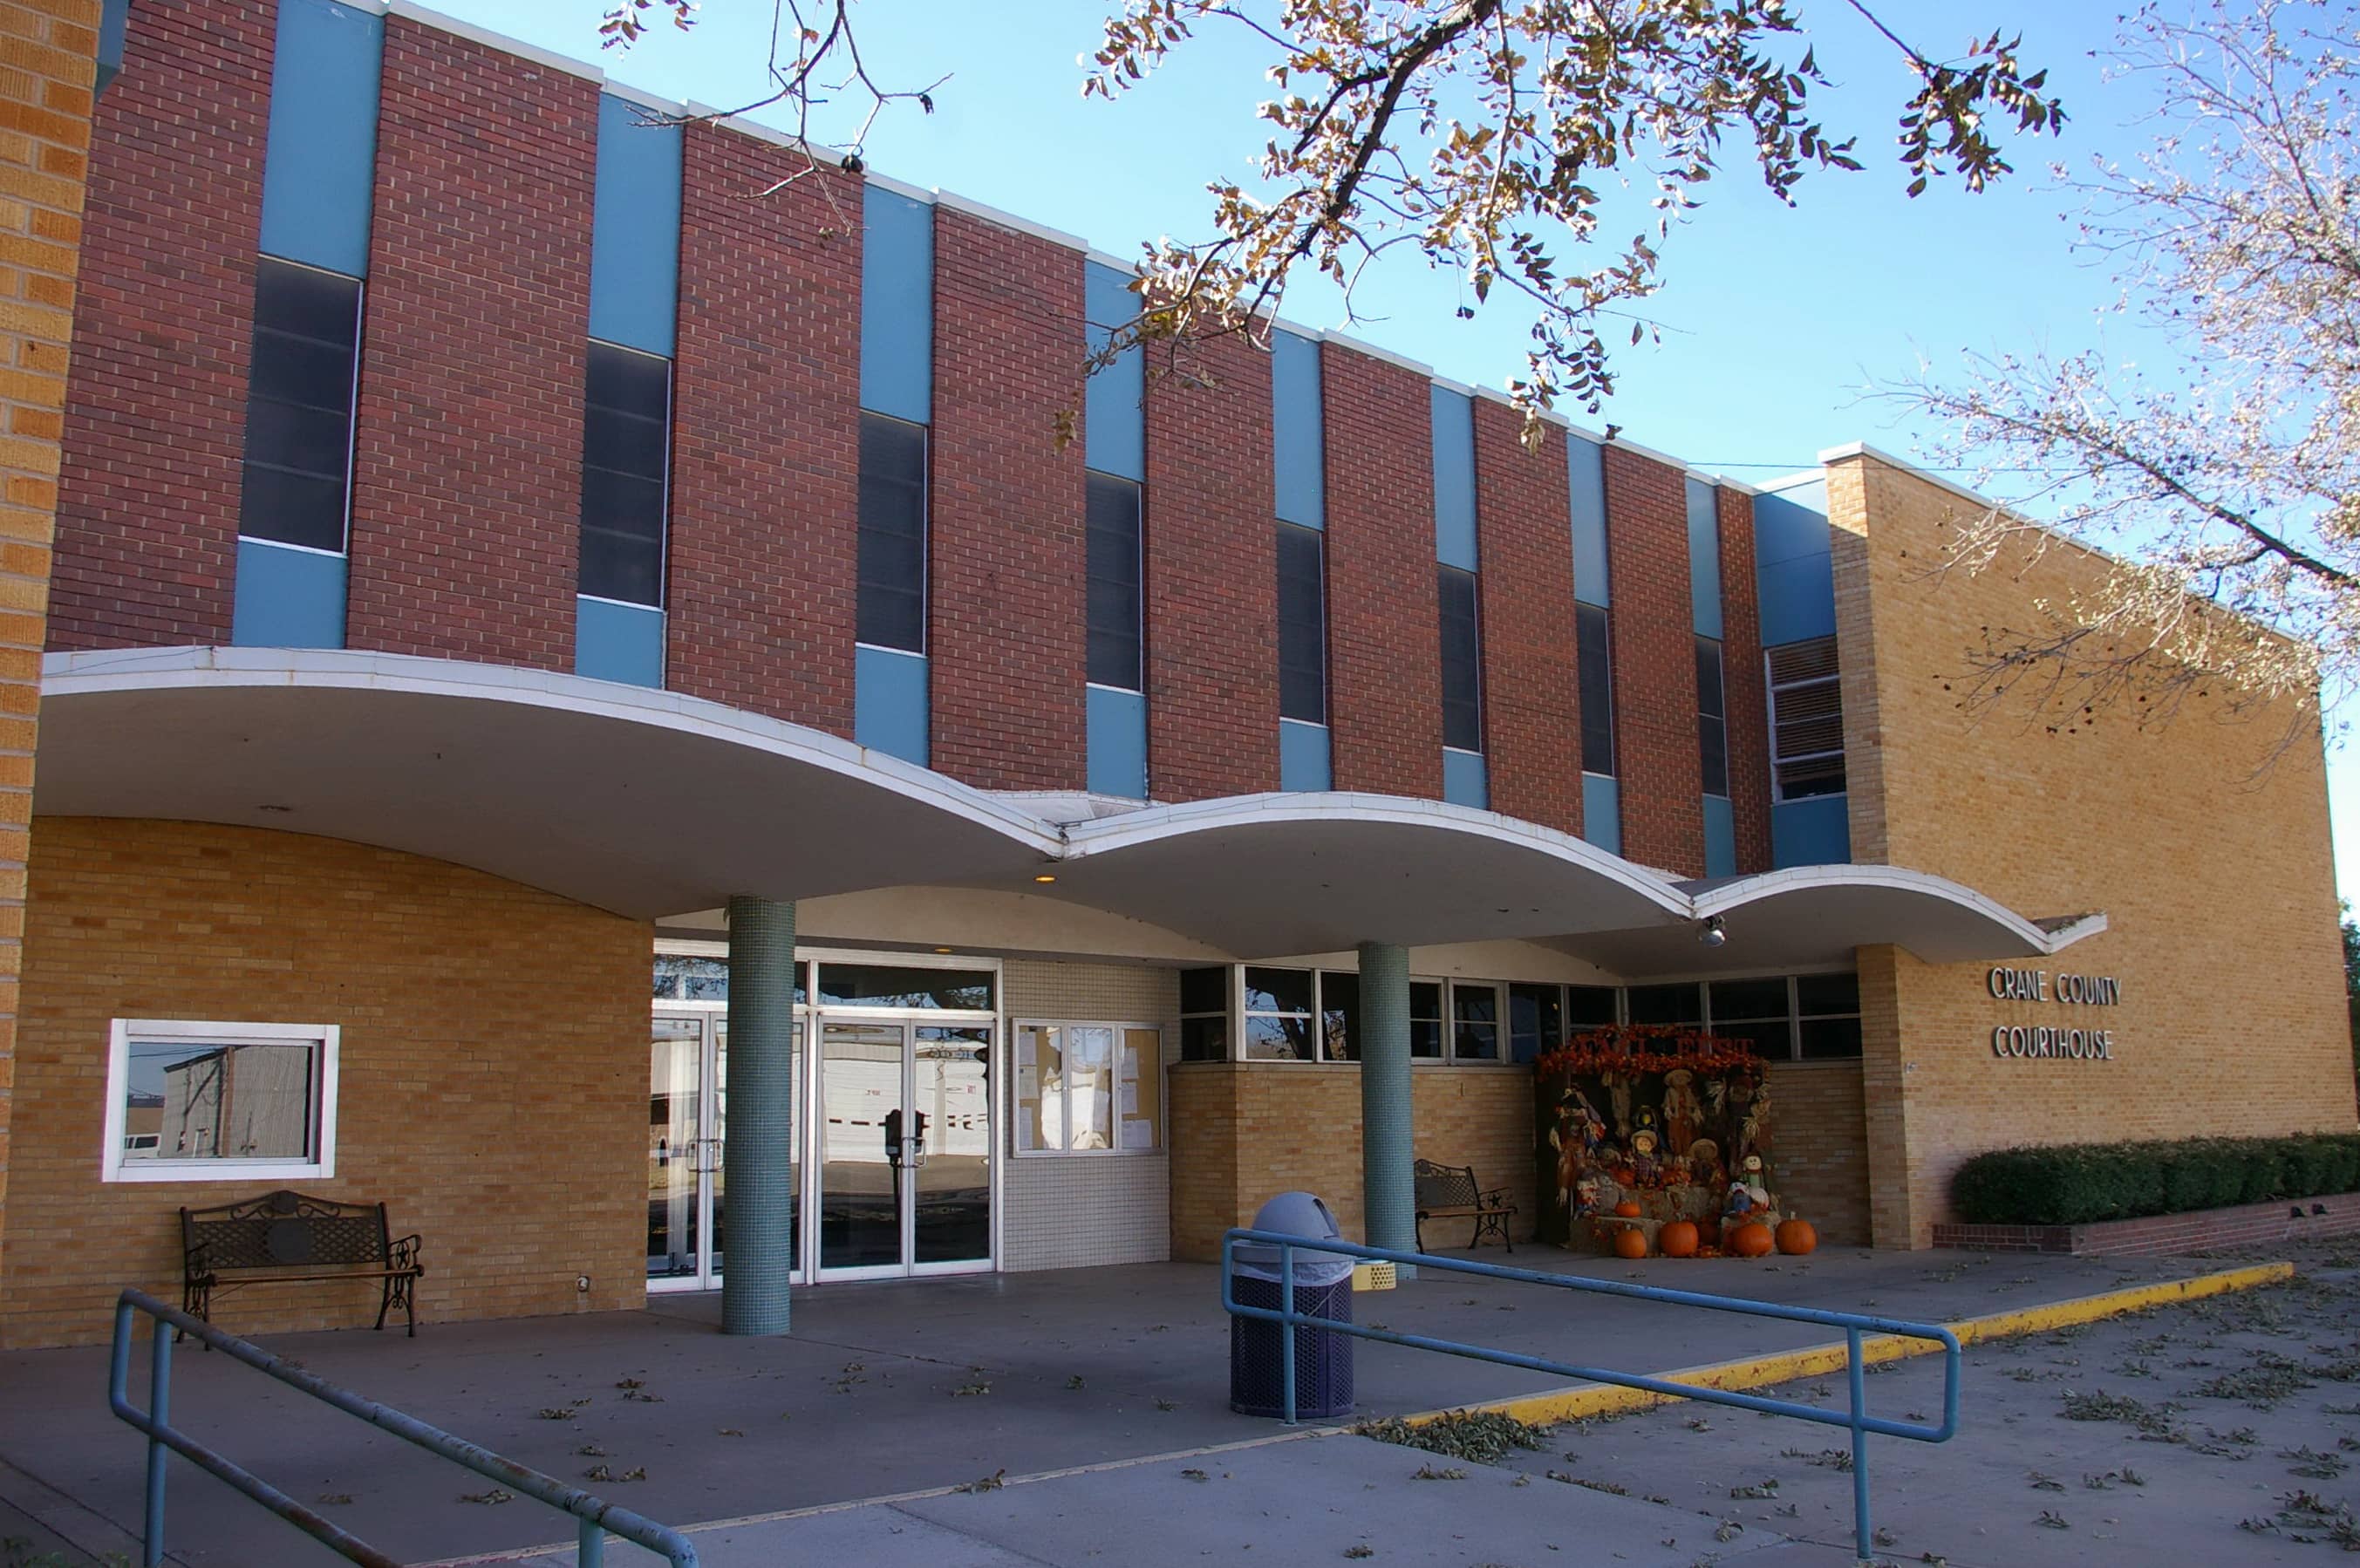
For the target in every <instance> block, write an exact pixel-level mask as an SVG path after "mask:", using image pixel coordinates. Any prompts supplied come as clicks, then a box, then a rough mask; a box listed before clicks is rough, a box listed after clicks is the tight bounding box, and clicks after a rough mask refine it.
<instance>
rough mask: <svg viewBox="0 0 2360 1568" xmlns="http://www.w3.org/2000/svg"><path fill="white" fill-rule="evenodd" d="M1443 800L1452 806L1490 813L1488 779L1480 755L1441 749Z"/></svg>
mask: <svg viewBox="0 0 2360 1568" xmlns="http://www.w3.org/2000/svg"><path fill="white" fill-rule="evenodd" d="M1442 798H1443V799H1444V800H1448V801H1449V802H1450V803H1451V804H1452V805H1454V806H1472V807H1474V808H1475V809H1476V810H1477V811H1490V810H1491V775H1490V773H1489V772H1487V771H1486V770H1485V768H1484V767H1483V754H1482V753H1481V752H1480V751H1458V750H1454V749H1453V748H1451V747H1449V746H1444V747H1443V748H1442Z"/></svg>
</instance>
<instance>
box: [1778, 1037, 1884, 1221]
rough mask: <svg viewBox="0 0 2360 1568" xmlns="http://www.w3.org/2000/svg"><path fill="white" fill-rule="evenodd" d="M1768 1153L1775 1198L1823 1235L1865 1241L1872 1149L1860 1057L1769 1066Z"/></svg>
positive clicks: (1787, 1210)
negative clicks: (1867, 1138) (1867, 1135)
mask: <svg viewBox="0 0 2360 1568" xmlns="http://www.w3.org/2000/svg"><path fill="white" fill-rule="evenodd" d="M1769 1076H1770V1140H1771V1141H1770V1156H1771V1159H1772V1160H1773V1161H1774V1162H1775V1170H1774V1171H1773V1172H1772V1173H1773V1174H1774V1175H1775V1177H1776V1178H1777V1181H1776V1185H1777V1189H1778V1201H1779V1203H1780V1204H1781V1205H1782V1206H1783V1207H1784V1208H1785V1210H1786V1212H1787V1213H1789V1214H1797V1215H1800V1216H1801V1217H1802V1218H1804V1219H1807V1220H1808V1221H1810V1222H1811V1224H1812V1225H1814V1226H1816V1227H1817V1228H1818V1230H1819V1238H1820V1239H1821V1240H1823V1241H1831V1242H1865V1241H1867V1240H1868V1237H1869V1222H1868V1149H1867V1146H1866V1142H1865V1138H1864V1133H1863V1119H1864V1103H1863V1098H1862V1094H1861V1064H1860V1063H1859V1062H1773V1063H1771V1065H1770V1071H1769Z"/></svg>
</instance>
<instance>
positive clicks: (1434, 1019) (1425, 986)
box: [1409, 980, 1442, 1056]
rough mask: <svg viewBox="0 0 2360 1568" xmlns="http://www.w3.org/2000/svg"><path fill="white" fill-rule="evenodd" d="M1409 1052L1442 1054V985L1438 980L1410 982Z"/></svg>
mask: <svg viewBox="0 0 2360 1568" xmlns="http://www.w3.org/2000/svg"><path fill="white" fill-rule="evenodd" d="M1409 1053H1410V1054H1411V1055H1412V1056H1440V1055H1441V1054H1442V986H1441V985H1440V984H1439V983H1438V982H1437V981H1433V980H1413V981H1411V982H1410V983H1409Z"/></svg>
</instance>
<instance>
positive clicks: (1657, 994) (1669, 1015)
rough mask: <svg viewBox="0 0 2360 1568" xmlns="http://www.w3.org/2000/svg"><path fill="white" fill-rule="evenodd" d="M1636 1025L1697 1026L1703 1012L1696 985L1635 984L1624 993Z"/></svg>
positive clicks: (1702, 1019) (1632, 1019) (1702, 1016)
mask: <svg viewBox="0 0 2360 1568" xmlns="http://www.w3.org/2000/svg"><path fill="white" fill-rule="evenodd" d="M1624 996H1626V997H1627V998H1628V1000H1629V1004H1630V1007H1631V1021H1632V1022H1633V1023H1634V1024H1697V1023H1702V1022H1703V1021H1704V1012H1703V1010H1702V1009H1701V1008H1700V1007H1699V1006H1698V1005H1697V1004H1698V998H1697V988H1696V987H1695V986H1694V985H1633V986H1632V987H1631V989H1630V990H1629V991H1627V992H1625V993H1624Z"/></svg>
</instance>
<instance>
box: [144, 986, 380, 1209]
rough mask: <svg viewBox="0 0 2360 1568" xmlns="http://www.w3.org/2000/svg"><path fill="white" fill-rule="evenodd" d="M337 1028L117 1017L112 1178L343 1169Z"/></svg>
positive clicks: (231, 1176) (239, 1176)
mask: <svg viewBox="0 0 2360 1568" xmlns="http://www.w3.org/2000/svg"><path fill="white" fill-rule="evenodd" d="M338 1040H339V1030H338V1029H337V1026H335V1025H334V1024H238V1023H191V1022H182V1023H169V1022H158V1021H155V1020H152V1019H147V1018H117V1019H115V1029H114V1037H113V1040H112V1041H111V1045H110V1050H109V1053H108V1061H107V1073H106V1124H105V1125H106V1131H105V1148H104V1150H103V1156H102V1159H101V1161H100V1174H101V1179H102V1180H104V1181H225V1180H241V1181H242V1180H247V1179H252V1178H261V1177H271V1178H295V1177H330V1176H333V1175H334V1174H335V1173H336V1158H335V1155H336V1048H337V1044H338Z"/></svg>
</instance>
